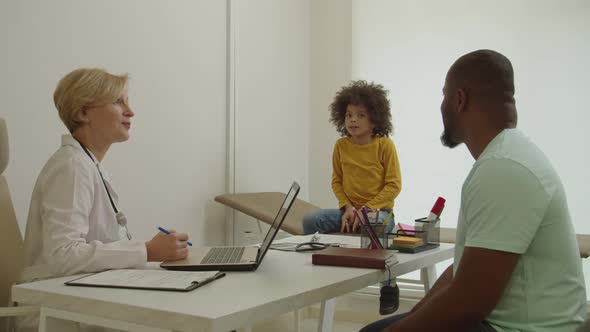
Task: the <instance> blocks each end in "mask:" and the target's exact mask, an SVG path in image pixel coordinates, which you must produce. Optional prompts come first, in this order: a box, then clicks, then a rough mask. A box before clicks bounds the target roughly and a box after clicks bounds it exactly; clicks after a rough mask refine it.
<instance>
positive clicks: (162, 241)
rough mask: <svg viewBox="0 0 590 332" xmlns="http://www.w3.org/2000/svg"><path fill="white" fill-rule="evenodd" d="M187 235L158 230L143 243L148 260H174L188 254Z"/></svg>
mask: <svg viewBox="0 0 590 332" xmlns="http://www.w3.org/2000/svg"><path fill="white" fill-rule="evenodd" d="M187 241H188V235H187V234H186V233H176V231H174V230H170V234H164V233H162V232H158V234H156V236H154V237H153V238H152V239H151V240H149V241H147V242H146V243H145V247H146V249H147V260H148V262H163V261H175V260H179V259H184V258H186V256H188V248H187Z"/></svg>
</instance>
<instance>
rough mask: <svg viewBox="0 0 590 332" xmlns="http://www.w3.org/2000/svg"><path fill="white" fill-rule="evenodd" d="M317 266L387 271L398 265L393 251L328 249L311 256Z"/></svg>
mask: <svg viewBox="0 0 590 332" xmlns="http://www.w3.org/2000/svg"><path fill="white" fill-rule="evenodd" d="M311 262H312V263H313V264H315V265H334V266H350V267H366V268H371V269H385V267H386V266H387V265H393V264H395V263H397V257H396V256H395V252H394V251H393V250H387V249H367V248H342V247H328V248H326V249H324V250H321V251H318V252H316V253H314V254H313V255H312V256H311Z"/></svg>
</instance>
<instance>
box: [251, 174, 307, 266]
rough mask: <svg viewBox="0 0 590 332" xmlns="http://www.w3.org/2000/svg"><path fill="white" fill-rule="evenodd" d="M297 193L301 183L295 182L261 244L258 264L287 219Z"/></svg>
mask: <svg viewBox="0 0 590 332" xmlns="http://www.w3.org/2000/svg"><path fill="white" fill-rule="evenodd" d="M297 194H299V184H298V183H297V182H293V184H292V185H291V189H289V192H288V193H287V195H286V196H285V200H284V201H283V204H282V205H281V208H280V209H279V212H277V215H276V217H275V219H274V220H273V221H272V224H271V225H270V229H269V230H268V232H267V233H266V237H265V238H264V241H262V245H261V246H260V254H259V255H258V264H260V262H261V261H262V258H263V257H264V255H265V254H266V252H267V251H268V247H270V245H271V243H272V240H274V238H275V236H276V235H277V233H278V232H279V229H280V228H281V225H282V224H283V221H284V220H285V217H286V216H287V213H288V212H289V209H290V208H291V205H293V202H294V201H295V198H297Z"/></svg>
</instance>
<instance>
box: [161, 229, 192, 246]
mask: <svg viewBox="0 0 590 332" xmlns="http://www.w3.org/2000/svg"><path fill="white" fill-rule="evenodd" d="M158 230H160V232H162V233H164V234H170V231H169V230H167V229H166V228H164V227H158ZM186 244H188V245H189V246H191V247H192V246H193V244H192V243H191V241H186Z"/></svg>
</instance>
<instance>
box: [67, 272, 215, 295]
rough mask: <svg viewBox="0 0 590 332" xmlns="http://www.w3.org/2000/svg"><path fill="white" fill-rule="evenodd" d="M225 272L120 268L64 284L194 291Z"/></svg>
mask: <svg viewBox="0 0 590 332" xmlns="http://www.w3.org/2000/svg"><path fill="white" fill-rule="evenodd" d="M224 276H225V273H224V272H221V271H207V272H192V271H191V272H188V271H166V270H137V269H118V270H106V271H102V272H98V273H93V274H89V275H85V276H82V277H79V278H76V279H74V280H70V281H67V282H65V283H64V284H65V285H67V286H84V287H103V288H126V289H143V290H158V291H173V292H190V291H192V290H193V289H197V288H199V287H201V286H203V285H205V284H208V283H210V282H212V281H214V280H217V279H219V278H222V277H224Z"/></svg>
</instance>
